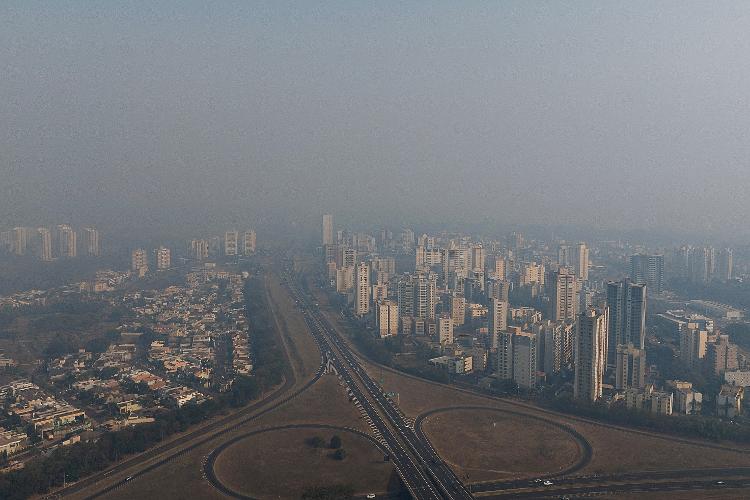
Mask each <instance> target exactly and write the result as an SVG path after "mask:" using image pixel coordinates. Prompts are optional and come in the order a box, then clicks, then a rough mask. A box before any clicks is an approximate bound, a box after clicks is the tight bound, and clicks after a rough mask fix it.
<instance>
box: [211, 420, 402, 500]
mask: <svg viewBox="0 0 750 500" xmlns="http://www.w3.org/2000/svg"><path fill="white" fill-rule="evenodd" d="M288 429H326V430H334V431H338V432H348V433H350V434H355V435H357V436H359V437H363V438H365V439H367V440H368V441H369V442H370V443H372V444H373V445H374V446H375V447H377V448H378V450H380V451H381V452H382V453H383V454H384V455H388V454H389V452H388V450H387V449H385V447H384V446H383V445H382V444H380V442H378V440H377V439H375V438H374V437H372V436H370V435H369V434H366V433H364V432H362V431H359V430H357V429H352V428H351V427H339V426H335V425H327V424H289V425H281V426H277V427H268V428H265V429H258V430H255V431H251V432H248V433H245V434H242V435H240V436H237V437H234V438H232V439H230V440H229V441H226V442H224V443H222V444H221V446H219V447H218V448H216V449H214V450H213V451H212V452H211V453H210V454H209V455H208V458H207V459H206V461H205V463H204V465H203V471H204V473H205V476H206V479H208V481H209V482H210V483H211V485H212V486H213V487H214V488H216V489H217V490H219V491H221V492H222V493H224V494H225V495H227V496H230V497H233V498H240V499H243V500H257V499H256V498H255V497H251V496H248V495H244V494H242V493H239V492H237V491H234V490H233V489H231V488H229V487H227V486H225V485H224V484H223V483H222V482H221V480H219V478H218V477H217V476H216V471H215V470H214V467H215V465H216V459H218V458H219V456H220V455H221V453H222V452H223V451H224V450H226V449H227V448H229V447H230V446H232V445H234V444H236V443H238V442H240V441H242V440H244V439H247V438H249V437H252V436H256V435H258V434H264V433H266V432H274V431H283V430H288Z"/></svg>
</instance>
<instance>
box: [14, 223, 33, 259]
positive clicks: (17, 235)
mask: <svg viewBox="0 0 750 500" xmlns="http://www.w3.org/2000/svg"><path fill="white" fill-rule="evenodd" d="M28 245H29V228H27V227H14V228H13V245H12V246H13V253H14V254H16V255H26V249H27V247H28Z"/></svg>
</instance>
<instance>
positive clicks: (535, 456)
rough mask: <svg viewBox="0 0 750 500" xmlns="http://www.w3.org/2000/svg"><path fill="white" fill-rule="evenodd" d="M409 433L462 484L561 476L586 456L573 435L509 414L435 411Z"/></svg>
mask: <svg viewBox="0 0 750 500" xmlns="http://www.w3.org/2000/svg"><path fill="white" fill-rule="evenodd" d="M415 429H416V431H417V434H418V435H419V436H420V438H421V439H423V440H429V442H430V443H431V444H432V446H433V447H434V448H435V450H436V451H437V453H438V454H439V455H440V457H441V458H442V459H443V460H445V462H446V463H448V464H449V465H450V466H451V467H452V468H453V469H454V470H455V471H456V473H457V474H458V475H459V477H460V478H461V479H462V480H463V481H465V482H467V483H477V482H487V481H498V480H503V481H507V480H514V479H523V478H533V477H542V476H543V477H556V476H563V475H567V474H572V473H575V472H577V471H579V470H581V469H583V468H584V467H585V466H586V465H587V464H588V463H589V461H590V460H591V456H592V448H591V445H590V444H589V443H588V441H587V440H586V439H585V438H584V437H583V436H582V435H581V434H579V433H578V432H577V431H576V430H575V429H573V428H571V427H569V426H567V425H565V424H561V423H559V422H555V421H554V420H550V419H547V418H544V417H540V416H537V415H530V414H527V413H522V412H516V411H513V410H502V409H498V408H491V407H482V406H457V407H447V408H438V409H435V410H431V411H428V412H426V413H423V414H422V415H420V416H419V417H417V419H416V421H415Z"/></svg>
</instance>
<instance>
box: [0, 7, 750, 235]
mask: <svg viewBox="0 0 750 500" xmlns="http://www.w3.org/2000/svg"><path fill="white" fill-rule="evenodd" d="M207 3H208V2H152V1H144V2H83V1H79V2H62V1H59V2H40V3H37V2H33V1H29V0H22V1H11V0H5V1H3V2H2V3H1V4H0V213H1V214H2V215H0V222H6V223H23V222H24V220H25V219H29V218H33V219H35V220H37V219H38V220H39V221H41V222H46V221H49V222H52V221H53V220H54V219H56V218H57V219H59V218H63V219H71V220H74V221H81V222H98V223H101V224H104V223H109V222H118V221H128V222H130V223H131V224H143V225H149V224H156V225H164V224H171V223H174V222H175V221H180V219H178V217H179V216H182V217H183V219H182V220H181V221H180V222H185V221H190V220H216V221H223V220H224V218H225V217H226V218H227V219H228V220H243V219H248V220H250V221H255V220H258V221H262V220H269V218H270V219H273V220H279V219H280V218H281V219H283V218H289V219H296V220H299V221H308V220H314V221H316V222H317V221H318V216H319V214H320V213H321V212H322V211H326V210H330V211H333V212H334V213H336V214H338V215H340V216H345V215H351V217H353V218H354V219H355V220H356V219H359V220H363V219H365V218H366V217H373V218H375V219H376V220H377V222H382V221H385V220H388V219H391V220H392V221H393V222H394V224H400V223H402V222H420V221H430V222H433V223H434V222H437V221H442V220H445V221H475V220H480V219H486V220H488V221H498V222H504V223H569V224H593V225H596V226H597V227H608V226H617V225H623V226H624V227H627V228H638V227H646V228H660V227H667V226H672V227H676V228H679V229H685V230H700V229H702V228H713V229H714V230H716V229H723V228H726V230H727V231H730V230H734V229H738V230H740V231H742V232H743V233H744V234H750V222H748V217H747V209H748V207H749V206H750V194H748V187H750V136H749V134H750V106H749V105H748V93H749V92H750V2H742V1H732V2H715V1H712V2H705V1H702V2H685V1H675V2H653V1H646V2H635V1H628V2H620V1H617V2H603V1H595V2H570V3H565V2H559V1H552V2H529V1H520V2H468V1H461V2H455V1H452V2H423V1H412V2H369V1H361V2H360V1H354V0H346V1H341V2H317V1H316V2H312V1H301V2H294V3H290V2H283V1H280V0H273V1H270V2H250V1H241V2H216V3H213V2H212V3H211V5H210V6H207V5H206V4H207ZM154 4H158V5H154ZM160 214H161V215H160ZM342 218H343V217H342ZM133 221H136V222H135V223H134V222H133ZM29 222H30V223H33V221H29Z"/></svg>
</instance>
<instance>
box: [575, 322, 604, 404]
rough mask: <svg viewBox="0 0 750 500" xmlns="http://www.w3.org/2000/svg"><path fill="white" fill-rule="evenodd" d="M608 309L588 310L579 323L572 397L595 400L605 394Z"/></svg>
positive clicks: (577, 324)
mask: <svg viewBox="0 0 750 500" xmlns="http://www.w3.org/2000/svg"><path fill="white" fill-rule="evenodd" d="M608 324H609V318H608V310H607V308H604V309H589V310H588V311H586V312H584V313H582V314H579V315H578V319H577V323H576V339H575V340H576V349H575V379H574V383H573V396H574V397H575V398H576V399H585V400H588V401H596V400H597V399H599V398H600V397H601V395H602V383H603V380H604V371H605V367H606V361H607V326H608Z"/></svg>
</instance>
